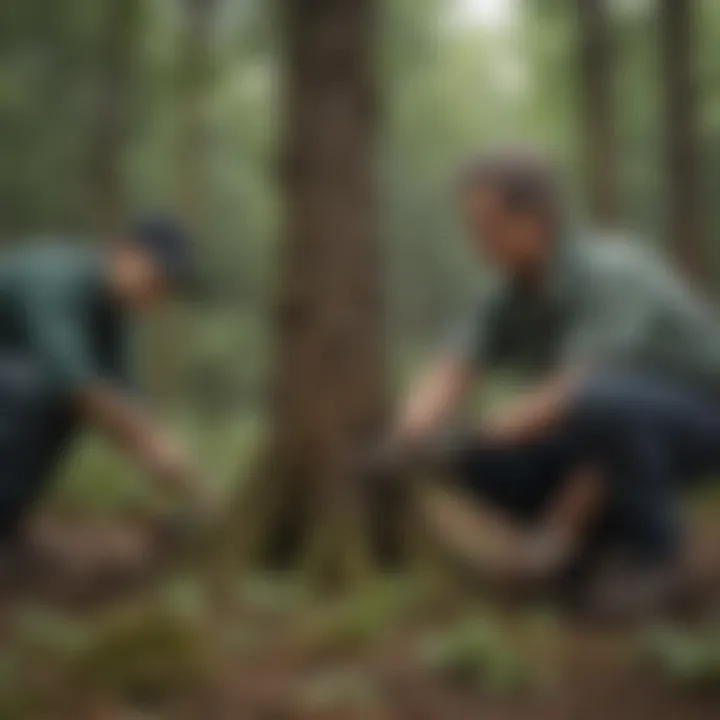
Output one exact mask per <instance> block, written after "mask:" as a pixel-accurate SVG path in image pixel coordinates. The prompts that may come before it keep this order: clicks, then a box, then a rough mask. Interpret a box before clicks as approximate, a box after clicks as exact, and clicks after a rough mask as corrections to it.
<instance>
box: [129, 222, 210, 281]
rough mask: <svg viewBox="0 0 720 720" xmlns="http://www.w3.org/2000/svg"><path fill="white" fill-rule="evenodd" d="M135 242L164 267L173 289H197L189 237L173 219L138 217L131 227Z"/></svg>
mask: <svg viewBox="0 0 720 720" xmlns="http://www.w3.org/2000/svg"><path fill="white" fill-rule="evenodd" d="M128 233H129V236H130V237H131V239H132V241H133V242H135V243H137V244H138V245H140V246H141V247H142V248H144V249H145V250H146V251H147V252H148V253H149V254H150V255H152V257H153V258H154V260H155V262H157V264H158V266H159V267H160V268H161V271H162V274H163V277H164V278H165V281H166V282H167V284H168V286H169V287H171V288H172V289H173V290H176V291H181V292H185V291H188V290H190V289H191V288H192V287H194V286H195V283H196V279H197V278H196V273H195V257H194V254H193V248H192V243H191V240H190V235H189V233H188V232H187V230H186V228H185V227H183V225H182V224H181V223H179V222H178V221H177V220H175V219H174V218H172V217H170V216H166V215H150V216H145V217H140V218H136V219H135V220H133V221H132V222H131V223H130V225H129V228H128Z"/></svg>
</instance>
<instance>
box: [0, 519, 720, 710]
mask: <svg viewBox="0 0 720 720" xmlns="http://www.w3.org/2000/svg"><path fill="white" fill-rule="evenodd" d="M701 518H702V516H701ZM151 534H152V528H150V527H149V526H146V525H144V524H142V523H138V522H135V521H132V522H131V521H123V520H119V521H117V522H112V523H108V522H107V521H102V522H100V521H98V522H92V521H82V522H78V521H75V520H68V519H58V518H50V519H46V520H44V521H43V522H42V523H40V525H39V528H38V539H39V542H40V543H41V544H42V545H44V546H45V547H46V548H48V549H51V550H52V553H53V557H54V558H56V561H55V564H54V568H53V572H52V573H50V575H51V578H48V579H47V581H46V582H45V583H44V584H42V583H41V584H40V585H39V586H36V587H34V588H33V589H31V590H29V591H28V594H26V595H24V596H23V597H18V598H15V599H12V598H7V597H6V599H5V603H4V604H5V608H4V611H3V612H2V613H1V614H0V620H1V621H2V628H3V630H4V631H5V633H7V632H8V631H9V630H10V629H11V628H10V624H11V623H12V618H13V612H12V608H13V607H15V608H17V606H18V604H20V605H22V604H27V603H29V602H32V603H41V604H45V605H48V606H51V607H65V608H72V609H73V611H74V612H76V613H78V614H79V615H80V616H83V615H84V614H86V613H92V612H95V611H97V609H98V608H101V607H102V606H103V605H104V604H106V603H108V602H113V603H117V602H118V600H117V598H118V597H121V596H122V595H123V593H126V594H127V595H128V596H130V595H132V593H134V592H137V589H138V588H142V587H143V586H144V585H145V584H147V582H148V581H149V579H150V576H151V575H154V572H152V573H150V572H148V567H149V566H150V565H151V564H152V563H151V561H150V555H149V552H150V551H149V547H150V546H151V542H150V537H151ZM691 546H692V548H693V551H692V552H691V561H690V565H691V567H692V577H693V578H694V582H696V583H697V589H698V590H697V591H698V592H699V593H702V594H705V596H706V597H705V600H706V601H707V602H706V603H705V604H706V606H712V605H713V604H714V599H715V597H718V598H720V527H717V526H716V523H715V522H713V520H712V518H711V517H708V519H707V520H702V519H701V520H700V521H699V522H698V523H697V527H696V530H695V531H694V533H693V539H692V543H691ZM224 612H232V613H237V615H236V616H233V617H230V616H228V617H227V618H222V613H220V616H219V617H218V618H215V620H214V621H213V626H212V627H208V629H207V633H208V634H213V636H214V637H215V636H217V637H222V635H223V632H224V627H227V628H231V627H232V628H237V627H242V628H244V630H243V632H246V631H250V630H258V632H259V631H260V625H261V624H262V622H263V621H262V616H260V615H258V616H256V615H253V614H252V613H250V612H247V611H246V610H244V609H237V608H234V609H233V610H231V611H228V610H225V611H224ZM431 624H432V623H431V621H430V620H429V619H428V621H427V625H428V627H429V626H430V625H431ZM248 628H249V630H248ZM425 630H426V628H425V627H423V625H422V624H418V623H417V622H416V621H413V623H398V625H397V627H390V628H388V629H387V630H385V631H383V632H382V633H380V634H379V635H378V637H377V638H375V639H374V640H373V641H372V642H370V643H365V644H362V643H361V644H352V643H351V644H348V645H347V647H343V646H337V647H332V648H330V649H327V648H325V649H324V650H322V651H317V648H315V650H313V651H308V650H307V648H306V647H303V646H302V645H297V644H293V643H292V642H286V641H285V640H284V639H282V637H281V635H282V633H278V631H277V628H276V629H275V632H274V634H272V633H270V634H268V635H267V636H266V637H267V638H268V640H267V642H265V641H264V640H263V641H262V642H261V643H260V645H261V647H256V648H255V649H254V651H253V652H252V653H235V652H231V651H228V652H226V651H225V650H221V651H218V650H217V649H216V650H215V651H213V653H212V658H211V660H210V661H209V665H208V667H209V670H208V672H206V673H204V674H203V677H202V680H198V681H197V682H195V681H194V682H192V683H188V684H187V685H186V686H181V687H177V688H176V689H175V690H174V691H173V692H169V693H166V694H164V695H163V697H162V698H160V699H158V698H151V699H150V700H148V698H144V697H142V695H141V696H140V697H130V698H127V697H123V698H118V697H116V696H113V695H112V694H109V693H103V692H96V691H94V690H90V689H88V690H87V692H86V693H84V692H83V691H82V689H81V690H80V691H76V692H74V693H73V694H72V697H71V698H70V699H68V697H67V696H66V697H65V700H64V702H65V704H64V705H57V706H56V707H55V708H54V709H53V710H52V711H50V712H49V714H48V711H47V709H45V710H43V711H42V713H41V714H37V715H33V714H32V713H30V714H27V713H26V714H22V715H21V714H20V713H18V714H17V716H11V715H9V716H7V717H6V716H5V715H2V713H1V712H0V717H2V720H28V719H30V720H36V718H37V720H64V718H66V717H67V718H68V720H70V718H72V720H140V719H142V720H150V719H151V718H153V719H155V718H162V719H164V718H168V719H172V720H175V719H177V720H305V719H306V718H307V719H308V720H309V719H311V718H312V719H315V718H318V719H321V720H335V719H337V720H355V719H358V720H405V719H408V720H456V719H457V720H464V719H465V718H467V719H468V720H470V719H473V720H474V719H477V718H488V719H489V720H645V719H650V720H718V718H720V689H715V690H705V691H699V690H697V689H696V690H692V691H691V690H687V689H682V688H681V687H679V686H675V685H673V684H671V683H668V682H667V681H666V680H665V679H664V678H663V677H662V676H660V675H659V674H656V673H654V672H651V671H650V670H649V669H648V668H647V667H645V666H643V665H642V664H640V663H638V662H637V659H636V658H635V657H634V656H633V653H631V652H629V649H628V648H629V643H628V637H629V632H630V631H628V630H617V629H616V630H613V631H611V630H609V629H603V628H597V627H595V628H593V627H589V626H587V625H581V624H578V623H570V622H566V623H562V625H561V629H560V630H559V631H558V632H557V633H556V634H555V635H554V636H553V637H554V639H553V642H552V648H551V649H550V650H547V649H546V654H545V655H544V656H540V662H541V663H547V664H548V665H550V664H551V665H552V668H553V672H552V680H551V681H550V682H548V683H546V684H545V685H544V686H543V687H542V688H541V689H535V690H532V691H530V692H519V693H497V692H489V691H487V690H485V691H483V690H478V689H476V688H475V689H474V688H473V687H469V686H467V684H463V683H462V682H458V681H457V680H453V679H450V678H449V677H446V676H444V675H443V674H442V673H438V672H435V671H433V670H432V669H429V668H428V667H427V666H426V665H425V664H424V663H422V662H420V660H419V656H418V652H417V643H418V637H419V636H421V635H422V633H423V632H425ZM229 632H230V630H229V629H228V633H229ZM5 637H7V635H5ZM260 637H262V635H260ZM279 638H280V639H279ZM6 647H7V645H6ZM548 653H549V654H548ZM58 677H62V673H61V672H60V673H59V675H58Z"/></svg>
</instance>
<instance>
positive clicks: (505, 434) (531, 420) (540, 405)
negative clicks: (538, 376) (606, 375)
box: [481, 367, 588, 444]
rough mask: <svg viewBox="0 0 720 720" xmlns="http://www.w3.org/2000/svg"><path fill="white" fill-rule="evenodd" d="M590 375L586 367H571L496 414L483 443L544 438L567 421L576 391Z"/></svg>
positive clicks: (483, 432)
mask: <svg viewBox="0 0 720 720" xmlns="http://www.w3.org/2000/svg"><path fill="white" fill-rule="evenodd" d="M587 372H588V369H587V368H585V367H569V368H567V369H565V370H564V371H561V372H559V373H557V374H556V375H554V376H553V377H551V378H550V379H549V380H547V381H545V382H544V383H541V385H540V386H539V387H537V388H535V389H534V390H531V391H529V392H527V393H525V394H523V395H522V396H521V397H520V398H519V399H517V400H515V401H514V402H511V403H510V404H509V405H506V406H504V407H502V408H500V409H499V410H497V411H495V412H494V413H492V414H491V415H490V416H489V417H488V418H487V419H486V421H485V422H484V423H483V427H482V429H481V435H482V437H483V439H484V440H485V441H487V442H490V443H493V444H513V443H525V442H532V441H533V440H535V439H537V438H539V437H542V436H543V435H544V434H546V433H548V432H549V431H551V430H552V429H553V428H554V427H557V426H558V425H559V424H560V423H561V422H562V420H563V419H564V418H565V417H566V415H567V412H568V410H569V408H570V406H571V404H572V400H573V397H574V391H575V390H576V388H577V387H578V385H579V384H580V383H581V382H582V379H583V378H584V377H585V375H586V374H587Z"/></svg>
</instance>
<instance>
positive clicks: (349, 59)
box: [255, 0, 384, 576]
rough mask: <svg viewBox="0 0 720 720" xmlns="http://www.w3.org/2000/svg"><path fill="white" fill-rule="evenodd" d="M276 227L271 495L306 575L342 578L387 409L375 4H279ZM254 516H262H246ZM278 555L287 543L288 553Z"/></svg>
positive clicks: (320, 0)
mask: <svg viewBox="0 0 720 720" xmlns="http://www.w3.org/2000/svg"><path fill="white" fill-rule="evenodd" d="M282 8H283V15H284V17H283V20H284V31H285V44H284V48H285V58H284V61H285V75H284V96H283V101H284V138H283V162H282V194H283V198H284V203H285V224H284V231H283V243H282V251H281V276H280V298H279V303H278V308H277V317H276V327H277V337H276V340H277V368H276V375H275V385H274V391H275V403H274V407H273V437H272V442H271V448H272V452H271V453H270V463H269V470H270V475H269V477H270V480H269V482H270V485H269V488H270V489H269V496H270V498H271V500H272V501H273V502H274V508H275V509H274V513H275V514H274V518H275V522H276V528H277V529H278V530H279V531H280V533H281V534H283V535H285V536H286V539H287V534H288V531H289V530H291V529H292V530H294V531H295V532H294V533H292V534H291V535H292V537H291V539H290V541H289V547H290V548H291V549H293V550H297V551H299V554H300V556H301V557H302V558H303V560H304V561H305V562H307V563H308V564H309V566H310V567H311V568H312V569H313V570H317V571H318V572H320V573H322V574H323V576H326V575H327V574H328V573H332V574H336V573H344V572H346V571H349V570H348V566H349V564H350V563H352V562H353V561H352V560H351V556H352V555H353V553H354V550H355V549H358V547H359V546H358V544H357V543H358V541H360V538H359V537H358V535H357V534H356V531H358V532H359V526H358V525H357V524H356V523H355V521H356V520H357V519H358V516H357V515H356V514H355V511H356V510H357V505H356V504H355V502H354V500H355V494H354V491H353V481H354V480H355V478H354V477H353V474H354V473H353V470H354V464H355V463H356V461H357V459H358V453H359V452H360V450H361V449H362V448H363V446H364V444H365V443H366V442H367V441H368V440H369V439H370V438H371V437H372V435H373V434H374V432H376V431H377V429H378V427H379V423H380V421H381V416H382V411H383V399H384V398H383V395H384V393H383V376H384V372H383V370H384V368H383V349H382V344H383V343H382V331H381V289H380V282H379V276H378V272H379V268H378V262H379V258H378V247H377V244H376V238H375V224H374V218H375V207H374V199H373V158H374V151H375V148H374V140H375V86H374V79H373V76H372V69H373V62H372V57H371V53H372V46H373V38H374V35H373V21H374V10H375V3H374V2H373V0H303V1H300V0H283V2H282ZM255 512H262V510H258V509H256V510H255ZM286 547H287V546H286Z"/></svg>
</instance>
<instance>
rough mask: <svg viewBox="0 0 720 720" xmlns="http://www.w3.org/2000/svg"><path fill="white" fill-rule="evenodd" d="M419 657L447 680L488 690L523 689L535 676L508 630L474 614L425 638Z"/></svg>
mask: <svg viewBox="0 0 720 720" xmlns="http://www.w3.org/2000/svg"><path fill="white" fill-rule="evenodd" d="M421 659H422V662H423V663H424V664H425V665H426V666H427V667H428V668H430V669H432V670H433V671H435V672H439V673H441V674H442V675H444V676H446V677H447V678H448V679H450V680H453V681H456V682H459V683H462V684H465V685H469V686H471V687H474V688H478V689H482V690H485V691H489V692H501V693H506V692H517V691H521V690H525V689H528V688H529V687H531V686H532V685H533V684H534V680H535V677H534V674H533V671H532V668H531V667H530V666H529V665H528V663H527V662H526V661H525V659H524V657H523V655H522V654H521V653H520V652H519V651H518V650H517V648H516V647H515V646H514V645H513V643H512V641H511V639H510V637H509V636H508V634H507V633H504V632H503V630H502V628H501V627H499V626H498V625H497V624H495V623H494V622H493V621H492V619H490V618H486V617H473V618H471V619H470V620H465V621H462V622H459V623H458V624H456V625H454V626H452V627H450V628H447V629H445V630H443V631H440V632H437V633H435V634H434V635H432V636H431V637H429V638H427V639H426V640H425V641H424V642H423V644H422V647H421Z"/></svg>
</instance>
